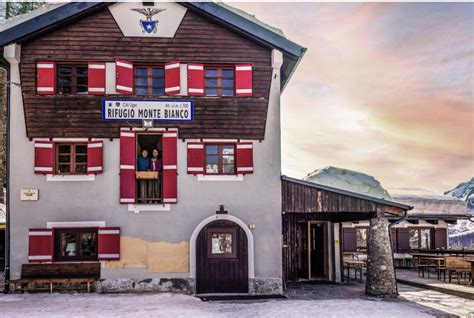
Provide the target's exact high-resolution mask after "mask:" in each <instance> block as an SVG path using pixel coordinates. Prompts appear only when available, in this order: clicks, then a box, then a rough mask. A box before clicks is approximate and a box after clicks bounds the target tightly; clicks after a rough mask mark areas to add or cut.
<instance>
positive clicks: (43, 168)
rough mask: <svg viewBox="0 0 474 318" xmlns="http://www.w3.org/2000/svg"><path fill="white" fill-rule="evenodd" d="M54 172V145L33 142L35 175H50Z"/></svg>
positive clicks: (47, 142)
mask: <svg viewBox="0 0 474 318" xmlns="http://www.w3.org/2000/svg"><path fill="white" fill-rule="evenodd" d="M53 172H54V143H53V142H51V141H35V173H37V174H52V173H53Z"/></svg>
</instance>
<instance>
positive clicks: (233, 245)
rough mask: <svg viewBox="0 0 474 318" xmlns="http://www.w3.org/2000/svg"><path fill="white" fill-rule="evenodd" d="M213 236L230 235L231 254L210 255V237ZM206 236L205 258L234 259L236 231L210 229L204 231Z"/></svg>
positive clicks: (231, 229) (230, 229)
mask: <svg viewBox="0 0 474 318" xmlns="http://www.w3.org/2000/svg"><path fill="white" fill-rule="evenodd" d="M213 234H230V235H231V237H232V247H231V248H232V253H222V254H212V235H213ZM206 236H207V258H208V259H221V258H225V259H229V258H231V259H236V258H237V257H238V255H237V249H236V248H237V243H236V241H237V231H236V229H235V228H218V229H215V228H211V229H207V230H206Z"/></svg>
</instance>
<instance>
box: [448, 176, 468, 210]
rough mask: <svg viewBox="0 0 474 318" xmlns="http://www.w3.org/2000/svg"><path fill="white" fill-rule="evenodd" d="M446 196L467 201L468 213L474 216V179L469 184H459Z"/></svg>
mask: <svg viewBox="0 0 474 318" xmlns="http://www.w3.org/2000/svg"><path fill="white" fill-rule="evenodd" d="M444 194H445V195H449V196H452V197H455V198H459V199H462V200H464V201H466V202H467V212H468V213H469V214H471V215H474V177H473V178H471V180H470V181H468V182H463V183H460V184H458V186H457V187H455V188H454V189H452V190H449V191H446V192H445V193H444Z"/></svg>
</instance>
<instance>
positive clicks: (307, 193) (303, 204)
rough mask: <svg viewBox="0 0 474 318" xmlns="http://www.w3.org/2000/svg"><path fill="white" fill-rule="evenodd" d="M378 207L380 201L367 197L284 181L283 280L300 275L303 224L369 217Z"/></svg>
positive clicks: (289, 280) (293, 279) (289, 279)
mask: <svg viewBox="0 0 474 318" xmlns="http://www.w3.org/2000/svg"><path fill="white" fill-rule="evenodd" d="M376 208H377V204H376V203H374V202H371V201H368V200H362V199H359V198H355V197H351V196H348V195H342V194H338V193H334V192H330V191H325V190H321V189H316V188H313V187H310V186H306V185H302V184H297V183H294V182H290V181H286V180H282V213H283V215H282V231H283V251H282V258H283V264H282V265H283V278H284V280H285V281H286V282H291V281H297V280H298V278H299V276H298V274H299V273H298V269H299V268H300V266H301V264H299V246H298V242H299V240H300V233H299V224H300V223H302V222H303V223H305V222H308V221H316V220H318V221H321V220H322V221H332V222H342V221H349V220H351V219H352V220H357V219H369V218H370V217H372V216H373V212H374V211H376ZM329 261H330V262H331V261H332V260H329Z"/></svg>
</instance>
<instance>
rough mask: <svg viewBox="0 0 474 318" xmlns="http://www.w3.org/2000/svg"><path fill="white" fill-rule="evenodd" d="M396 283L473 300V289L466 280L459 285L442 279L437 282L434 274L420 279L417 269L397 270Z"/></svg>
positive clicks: (461, 280)
mask: <svg viewBox="0 0 474 318" xmlns="http://www.w3.org/2000/svg"><path fill="white" fill-rule="evenodd" d="M397 282H398V283H400V284H405V285H411V286H416V287H420V288H424V289H430V290H435V291H438V292H442V293H445V294H449V295H454V296H458V297H462V298H466V299H471V300H474V287H473V286H471V285H470V282H469V280H468V279H466V280H464V279H460V280H459V284H458V282H457V280H453V281H452V282H451V283H449V282H448V281H444V280H443V279H442V278H441V279H440V280H439V279H438V276H437V274H436V273H435V272H431V274H430V275H429V278H428V275H427V274H426V273H425V276H424V277H421V276H420V275H419V274H418V270H417V269H397Z"/></svg>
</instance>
